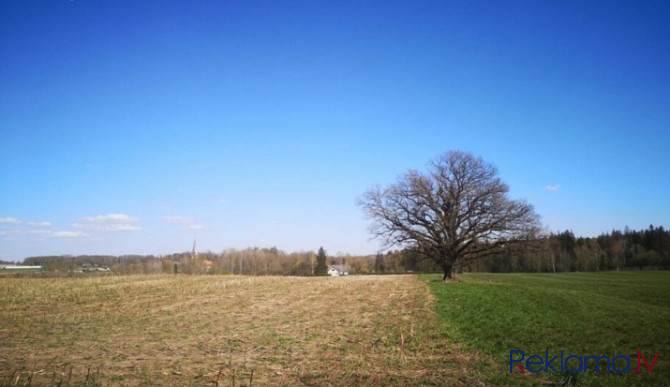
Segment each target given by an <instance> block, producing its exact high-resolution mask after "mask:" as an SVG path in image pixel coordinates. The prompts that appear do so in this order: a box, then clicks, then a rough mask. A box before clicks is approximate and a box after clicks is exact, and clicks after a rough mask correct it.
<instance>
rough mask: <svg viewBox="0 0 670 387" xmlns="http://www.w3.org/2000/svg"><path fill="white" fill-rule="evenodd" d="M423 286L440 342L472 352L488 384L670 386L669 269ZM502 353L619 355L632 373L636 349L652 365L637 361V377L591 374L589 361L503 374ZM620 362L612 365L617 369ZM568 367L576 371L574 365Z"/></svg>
mask: <svg viewBox="0 0 670 387" xmlns="http://www.w3.org/2000/svg"><path fill="white" fill-rule="evenodd" d="M423 278H424V279H425V280H426V281H429V280H434V279H436V277H434V276H425V277H423ZM430 288H431V291H432V293H433V294H434V295H435V296H436V297H437V306H436V308H437V312H438V315H439V316H440V319H441V320H442V321H443V323H444V328H443V329H444V331H445V333H446V335H447V337H448V338H449V339H450V340H451V341H456V342H458V343H461V344H463V345H464V346H465V347H466V348H469V349H472V350H474V351H477V352H478V353H479V355H480V357H481V362H480V368H479V371H480V372H481V375H482V377H483V378H484V379H486V380H487V381H488V382H491V383H495V384H513V385H538V384H547V383H548V384H558V385H589V386H633V385H670V272H600V273H564V274H463V275H461V276H460V282H456V283H442V282H437V281H431V282H430ZM510 350H521V351H523V352H524V353H525V356H526V358H528V357H529V356H531V355H540V356H542V358H544V357H545V356H544V355H545V351H546V350H548V351H549V359H551V358H553V357H554V356H557V355H560V351H561V350H563V352H564V354H565V357H566V358H567V356H569V355H577V356H591V355H596V356H602V355H607V356H609V357H610V359H613V358H614V357H615V356H618V355H625V356H630V363H631V367H630V368H631V370H633V369H635V370H637V353H638V350H639V351H641V354H642V355H645V356H646V358H647V359H648V364H649V366H651V362H652V360H653V358H654V355H655V354H656V353H658V360H657V361H656V363H655V365H654V367H653V370H652V371H651V372H649V371H648V369H647V368H646V367H645V365H644V363H642V365H641V372H640V373H639V374H637V373H616V372H614V371H612V373H607V372H606V368H605V371H603V368H601V369H600V372H598V373H595V372H594V370H593V368H595V367H594V364H595V363H594V360H591V361H590V362H589V363H587V365H588V367H589V368H587V370H588V371H587V372H586V373H584V372H579V373H568V372H566V371H564V372H563V373H554V372H553V371H551V370H549V372H548V373H545V372H544V368H543V371H541V372H539V373H535V374H532V373H530V372H528V371H527V372H526V373H521V371H520V370H519V369H518V368H516V365H515V366H514V367H515V369H514V370H513V373H512V374H510ZM519 357H520V355H519ZM515 359H516V357H515ZM535 360H536V359H535ZM558 362H560V360H557V361H555V362H554V363H552V364H553V365H554V366H555V367H554V368H557V367H559V364H557V363H558ZM626 363H627V362H626V360H625V359H618V360H617V363H615V364H616V365H617V368H619V369H625V368H626ZM515 364H516V363H515ZM521 364H523V367H524V368H525V367H526V365H525V362H523V363H521ZM568 364H569V366H570V367H572V368H573V369H577V368H578V367H579V360H577V359H571V362H570V363H568ZM603 366H604V364H603V363H601V367H603ZM535 367H536V368H534V370H537V369H538V368H537V367H539V366H535Z"/></svg>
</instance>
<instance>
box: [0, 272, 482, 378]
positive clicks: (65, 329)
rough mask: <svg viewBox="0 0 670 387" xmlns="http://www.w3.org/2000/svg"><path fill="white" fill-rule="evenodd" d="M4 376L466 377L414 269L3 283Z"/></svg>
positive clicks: (0, 363)
mask: <svg viewBox="0 0 670 387" xmlns="http://www.w3.org/2000/svg"><path fill="white" fill-rule="evenodd" d="M0 299H1V300H2V301H1V302H0V316H1V317H0V384H17V385H28V384H31V385H33V386H37V385H58V384H59V383H60V385H75V384H79V385H82V384H84V385H148V384H155V385H165V384H168V385H236V386H243V385H247V386H248V385H290V386H294V385H314V386H322V385H410V384H411V385H417V384H423V385H459V384H470V383H471V382H472V381H473V380H472V376H471V374H470V373H469V371H468V370H469V369H471V367H470V366H469V361H468V359H467V357H466V355H465V354H464V353H463V352H461V351H459V350H458V349H457V348H456V347H455V346H453V345H451V344H449V343H447V342H445V339H444V335H442V334H440V329H439V327H438V326H437V318H436V316H435V314H434V312H433V309H432V302H433V299H432V296H431V295H430V293H429V290H428V288H427V286H426V284H425V283H422V282H420V281H418V280H417V279H416V278H415V277H413V276H365V277H354V276H352V277H339V278H301V277H235V276H137V277H98V278H83V279H82V278H74V279H28V280H26V279H16V280H15V279H3V280H1V281H0Z"/></svg>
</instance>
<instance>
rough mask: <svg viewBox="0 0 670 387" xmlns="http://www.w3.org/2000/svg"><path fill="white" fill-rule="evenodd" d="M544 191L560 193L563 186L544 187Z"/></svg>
mask: <svg viewBox="0 0 670 387" xmlns="http://www.w3.org/2000/svg"><path fill="white" fill-rule="evenodd" d="M544 189H546V190H547V191H558V190H559V189H561V185H560V184H552V185H548V186H546V187H544Z"/></svg>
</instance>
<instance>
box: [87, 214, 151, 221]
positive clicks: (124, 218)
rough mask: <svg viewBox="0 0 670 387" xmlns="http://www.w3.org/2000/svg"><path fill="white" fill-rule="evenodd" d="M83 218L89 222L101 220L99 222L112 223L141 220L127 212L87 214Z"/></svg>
mask: <svg viewBox="0 0 670 387" xmlns="http://www.w3.org/2000/svg"><path fill="white" fill-rule="evenodd" d="M83 219H84V220H85V221H87V222H99V223H110V222H127V223H135V222H137V221H139V219H138V218H135V217H133V216H128V215H126V214H109V215H98V216H87V217H85V218H83Z"/></svg>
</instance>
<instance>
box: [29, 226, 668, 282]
mask: <svg viewBox="0 0 670 387" xmlns="http://www.w3.org/2000/svg"><path fill="white" fill-rule="evenodd" d="M23 264H25V265H41V266H42V267H43V270H44V271H46V272H52V273H72V272H75V271H76V272H78V271H87V270H88V269H92V268H97V267H109V268H110V271H111V272H113V273H117V274H159V273H164V274H174V273H177V274H179V273H182V274H237V275H279V276H287V275H295V276H310V275H324V274H325V271H326V270H327V267H328V266H330V265H346V266H347V267H348V269H349V273H350V274H398V273H412V272H413V273H435V272H440V271H441V270H442V269H441V267H440V266H439V264H438V263H436V262H435V260H432V259H429V258H427V257H425V256H424V255H423V254H421V253H419V252H418V251H416V250H415V249H413V248H406V249H403V250H390V251H386V252H380V253H378V254H375V255H338V256H328V255H327V254H326V252H325V250H323V249H322V248H321V249H319V250H318V252H314V251H301V252H292V253H287V252H284V251H282V250H279V249H277V248H276V247H272V248H258V247H253V248H246V249H228V250H225V251H222V252H220V253H214V252H211V251H207V252H203V253H199V254H197V256H194V254H193V253H191V252H183V253H176V254H169V255H163V256H155V255H122V256H111V255H78V256H70V255H61V256H36V257H29V258H26V259H25V260H24V261H23ZM639 269H666V270H667V269H670V230H665V229H664V228H663V227H662V226H659V227H654V226H649V228H648V229H645V230H630V229H628V228H625V229H624V230H623V231H621V230H613V231H611V232H609V233H603V234H601V235H599V236H597V237H591V238H587V237H576V236H575V235H574V233H573V232H572V231H570V230H566V231H563V232H558V233H552V234H549V235H547V236H545V237H542V238H539V239H537V240H536V241H533V242H529V243H528V244H525V245H521V246H514V247H513V246H510V248H508V249H507V250H506V251H503V252H500V253H498V254H497V255H494V256H490V257H487V258H485V259H481V260H479V261H475V262H471V263H469V264H467V265H464V266H462V267H459V268H458V270H459V271H461V272H469V271H477V272H492V273H513V272H531V273H533V272H535V273H550V272H574V271H599V270H639Z"/></svg>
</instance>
